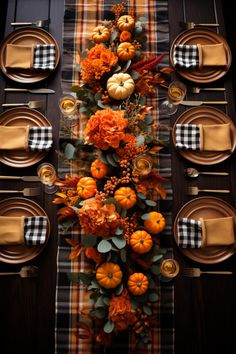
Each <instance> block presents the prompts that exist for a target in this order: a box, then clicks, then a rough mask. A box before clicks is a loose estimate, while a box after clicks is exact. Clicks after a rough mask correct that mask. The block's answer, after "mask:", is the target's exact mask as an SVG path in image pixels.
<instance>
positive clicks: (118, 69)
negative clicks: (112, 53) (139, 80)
mask: <svg viewBox="0 0 236 354" xmlns="http://www.w3.org/2000/svg"><path fill="white" fill-rule="evenodd" d="M120 70H121V67H120V65H116V66H115V68H114V70H113V73H117V72H119V71H120Z"/></svg>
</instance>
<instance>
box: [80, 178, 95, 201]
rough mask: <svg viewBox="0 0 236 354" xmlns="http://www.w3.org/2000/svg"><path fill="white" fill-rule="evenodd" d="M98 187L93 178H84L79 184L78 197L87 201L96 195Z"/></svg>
mask: <svg viewBox="0 0 236 354" xmlns="http://www.w3.org/2000/svg"><path fill="white" fill-rule="evenodd" d="M96 189H97V185H96V182H95V180H94V179H93V178H92V177H82V178H80V180H79V182H78V183H77V193H78V196H79V197H81V198H83V199H87V198H91V197H93V196H94V195H95V193H96Z"/></svg>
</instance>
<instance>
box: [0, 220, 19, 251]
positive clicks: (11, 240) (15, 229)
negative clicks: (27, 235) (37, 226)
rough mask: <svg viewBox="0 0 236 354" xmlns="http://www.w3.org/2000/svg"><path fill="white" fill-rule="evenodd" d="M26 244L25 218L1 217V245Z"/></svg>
mask: <svg viewBox="0 0 236 354" xmlns="http://www.w3.org/2000/svg"><path fill="white" fill-rule="evenodd" d="M23 243H24V216H21V217H19V216H8V217H6V216H0V245H19V244H23Z"/></svg>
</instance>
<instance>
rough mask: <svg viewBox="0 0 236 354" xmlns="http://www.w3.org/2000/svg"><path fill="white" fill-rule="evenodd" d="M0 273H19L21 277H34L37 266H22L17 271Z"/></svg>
mask: <svg viewBox="0 0 236 354" xmlns="http://www.w3.org/2000/svg"><path fill="white" fill-rule="evenodd" d="M0 275H19V276H20V277H21V278H29V277H36V276H37V275H38V267H36V266H24V267H22V268H21V270H20V271H19V272H2V273H0Z"/></svg>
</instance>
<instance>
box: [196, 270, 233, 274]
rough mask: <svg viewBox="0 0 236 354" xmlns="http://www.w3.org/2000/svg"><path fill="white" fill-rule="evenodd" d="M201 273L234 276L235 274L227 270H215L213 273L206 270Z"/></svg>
mask: <svg viewBox="0 0 236 354" xmlns="http://www.w3.org/2000/svg"><path fill="white" fill-rule="evenodd" d="M201 273H207V274H233V272H230V271H227V270H219V271H217V270H215V271H211V270H204V271H201Z"/></svg>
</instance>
